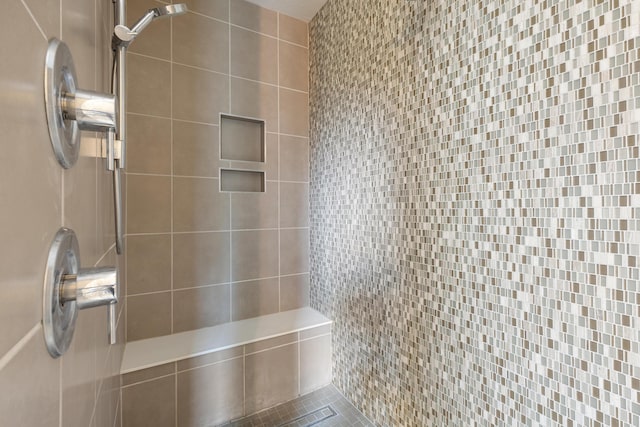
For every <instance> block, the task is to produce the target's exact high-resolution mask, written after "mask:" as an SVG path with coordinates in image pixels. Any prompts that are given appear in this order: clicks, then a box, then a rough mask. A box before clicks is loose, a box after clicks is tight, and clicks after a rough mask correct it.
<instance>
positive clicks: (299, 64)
mask: <svg viewBox="0 0 640 427" xmlns="http://www.w3.org/2000/svg"><path fill="white" fill-rule="evenodd" d="M279 49H280V51H279V52H280V54H279V56H278V61H279V64H280V68H279V69H280V82H279V84H280V86H284V87H288V88H291V89H297V90H302V91H305V92H306V91H308V90H309V51H308V49H306V48H304V47H300V46H296V45H294V44H291V43H287V42H280V45H279Z"/></svg>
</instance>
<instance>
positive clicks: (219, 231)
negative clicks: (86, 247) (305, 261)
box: [127, 227, 309, 274]
mask: <svg viewBox="0 0 640 427" xmlns="http://www.w3.org/2000/svg"><path fill="white" fill-rule="evenodd" d="M308 229H309V227H280V228H239V229H237V230H201V231H174V232H173V234H175V235H188V234H215V233H231V232H245V233H248V232H251V231H278V230H308ZM167 234H172V233H171V232H170V231H165V232H158V233H130V234H127V237H136V236H166V235H167ZM301 273H303V272H301ZM301 273H300V274H301ZM291 274H294V273H291Z"/></svg>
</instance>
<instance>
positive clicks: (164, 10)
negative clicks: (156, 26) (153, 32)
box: [113, 3, 188, 46]
mask: <svg viewBox="0 0 640 427" xmlns="http://www.w3.org/2000/svg"><path fill="white" fill-rule="evenodd" d="M187 10H188V9H187V5H186V4H184V3H178V4H168V5H166V6H162V7H156V8H154V9H149V10H148V11H147V13H145V14H144V16H143V17H142V18H140V19H139V20H138V21H137V22H136V23H135V24H133V27H131V28H127V26H125V25H116V27H115V28H114V30H113V35H114V38H113V43H114V45H116V46H117V45H124V46H128V45H129V44H130V43H131V42H132V41H134V40H135V38H136V37H138V34H140V33H141V32H142V30H144V29H145V28H147V25H149V24H150V23H151V22H152V21H153V20H154V19H157V18H164V17H171V16H178V15H182V14H184V13H187Z"/></svg>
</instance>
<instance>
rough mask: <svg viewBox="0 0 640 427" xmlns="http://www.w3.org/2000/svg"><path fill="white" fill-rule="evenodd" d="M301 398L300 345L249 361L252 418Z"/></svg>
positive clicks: (248, 407)
mask: <svg viewBox="0 0 640 427" xmlns="http://www.w3.org/2000/svg"><path fill="white" fill-rule="evenodd" d="M297 395H298V344H290V345H286V346H284V347H278V348H274V349H272V350H267V351H263V352H261V353H254V354H250V355H248V356H246V357H245V412H246V413H247V414H251V413H254V412H257V411H260V410H262V409H266V408H269V407H271V406H273V405H275V404H277V403H281V402H286V401H287V400H291V399H293V398H294V397H296V396H297Z"/></svg>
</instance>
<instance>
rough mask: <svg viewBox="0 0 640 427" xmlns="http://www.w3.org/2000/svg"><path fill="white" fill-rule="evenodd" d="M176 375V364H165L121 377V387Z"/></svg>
mask: <svg viewBox="0 0 640 427" xmlns="http://www.w3.org/2000/svg"><path fill="white" fill-rule="evenodd" d="M175 373H176V364H175V363H174V362H171V363H165V364H164V365H159V366H154V367H152V368H147V369H141V370H139V371H135V372H130V373H128V374H124V375H122V385H123V386H127V385H130V384H135V383H139V382H142V381H149V380H152V379H155V378H158V377H164V376H166V375H171V374H175Z"/></svg>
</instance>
